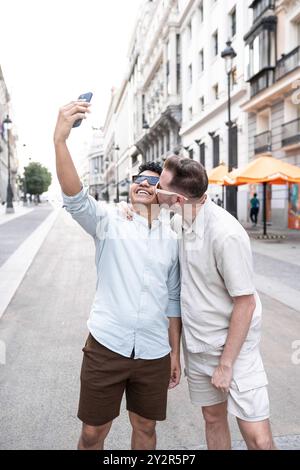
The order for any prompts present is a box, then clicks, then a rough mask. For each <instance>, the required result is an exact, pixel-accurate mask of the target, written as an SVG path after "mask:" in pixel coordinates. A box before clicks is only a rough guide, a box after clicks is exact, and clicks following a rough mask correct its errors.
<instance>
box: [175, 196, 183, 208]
mask: <svg viewBox="0 0 300 470" xmlns="http://www.w3.org/2000/svg"><path fill="white" fill-rule="evenodd" d="M184 202H185V199H184V197H183V196H180V195H179V196H177V200H176V204H179V205H180V206H183V205H184Z"/></svg>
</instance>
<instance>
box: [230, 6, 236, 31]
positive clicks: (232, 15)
mask: <svg viewBox="0 0 300 470" xmlns="http://www.w3.org/2000/svg"><path fill="white" fill-rule="evenodd" d="M229 16H230V34H231V37H232V38H233V37H234V36H235V35H236V7H234V9H233V10H232V12H231V13H230V15H229Z"/></svg>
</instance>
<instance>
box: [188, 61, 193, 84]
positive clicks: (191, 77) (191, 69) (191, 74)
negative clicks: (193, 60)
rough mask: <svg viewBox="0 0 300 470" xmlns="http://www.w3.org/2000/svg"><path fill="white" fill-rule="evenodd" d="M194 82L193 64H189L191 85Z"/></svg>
mask: <svg viewBox="0 0 300 470" xmlns="http://www.w3.org/2000/svg"><path fill="white" fill-rule="evenodd" d="M192 83H193V66H192V64H190V65H189V86H192Z"/></svg>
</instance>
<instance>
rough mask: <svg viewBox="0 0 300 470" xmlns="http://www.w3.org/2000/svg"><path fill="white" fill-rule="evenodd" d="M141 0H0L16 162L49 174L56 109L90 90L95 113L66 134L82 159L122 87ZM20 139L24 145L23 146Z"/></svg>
mask: <svg viewBox="0 0 300 470" xmlns="http://www.w3.org/2000/svg"><path fill="white" fill-rule="evenodd" d="M141 2H142V0H0V12H1V17H0V29H1V42H0V64H1V67H2V71H3V74H4V77H5V81H6V84H7V87H8V90H9V93H10V96H11V102H12V108H13V112H12V116H11V117H12V119H13V122H14V125H15V127H16V130H17V134H18V137H19V141H18V156H19V160H20V163H21V165H22V164H26V163H27V162H28V159H29V157H30V158H31V159H32V160H33V161H39V162H41V163H42V164H43V165H45V166H47V167H48V168H49V170H50V171H51V172H52V173H54V169H55V166H54V151H53V144H52V136H53V131H54V127H55V122H56V118H57V114H58V110H59V108H60V106H62V105H64V104H66V103H69V102H70V101H71V100H74V99H76V98H77V97H78V96H79V95H80V94H81V93H85V92H88V91H92V92H93V93H94V96H93V100H92V104H93V106H92V113H91V115H90V116H89V117H88V119H87V120H86V121H84V122H83V123H82V125H81V126H80V127H79V128H77V129H74V130H73V131H72V133H71V138H70V148H71V149H73V152H74V155H73V156H74V160H75V163H76V161H77V160H78V159H79V158H80V154H81V152H82V149H83V148H84V145H85V143H86V142H87V140H88V138H89V136H90V133H91V128H92V126H94V127H100V126H101V125H103V123H104V119H105V115H106V112H107V109H108V105H109V101H110V96H111V89H112V87H118V86H120V84H121V82H122V79H123V77H124V73H125V71H126V64H127V62H126V60H127V59H126V58H127V54H128V48H129V43H130V39H131V37H132V33H133V29H134V25H135V21H136V18H137V14H138V10H139V6H140V4H141ZM24 144H25V146H24Z"/></svg>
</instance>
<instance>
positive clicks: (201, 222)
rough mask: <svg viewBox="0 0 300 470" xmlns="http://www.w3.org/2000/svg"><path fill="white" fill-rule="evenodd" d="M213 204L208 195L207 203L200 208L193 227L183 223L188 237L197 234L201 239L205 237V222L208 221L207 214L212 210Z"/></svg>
mask: <svg viewBox="0 0 300 470" xmlns="http://www.w3.org/2000/svg"><path fill="white" fill-rule="evenodd" d="M211 204H212V201H211V199H210V197H209V196H208V195H207V198H206V201H205V203H204V204H203V206H202V207H201V208H200V210H199V212H198V214H197V216H196V218H195V220H194V222H193V223H192V225H188V224H187V223H186V222H183V229H184V231H185V233H186V234H187V235H188V234H191V233H195V234H196V235H197V236H198V237H199V238H201V239H202V238H203V237H204V228H205V221H206V219H207V214H208V212H209V210H210V207H211Z"/></svg>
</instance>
